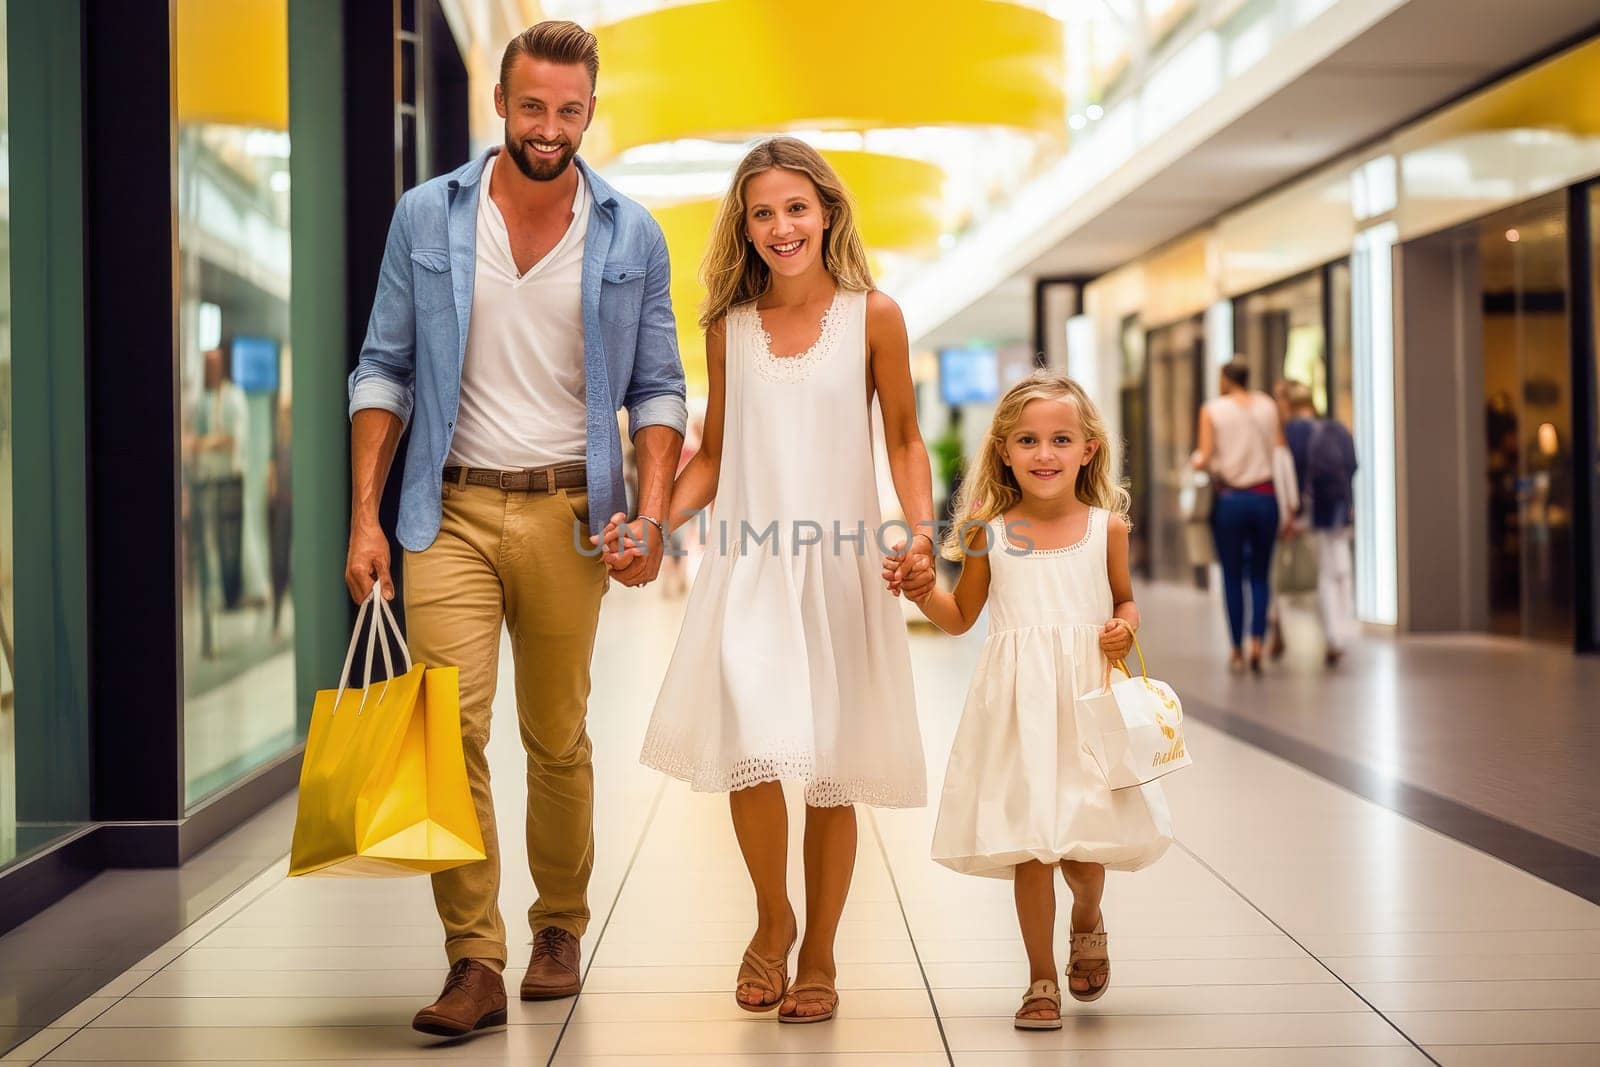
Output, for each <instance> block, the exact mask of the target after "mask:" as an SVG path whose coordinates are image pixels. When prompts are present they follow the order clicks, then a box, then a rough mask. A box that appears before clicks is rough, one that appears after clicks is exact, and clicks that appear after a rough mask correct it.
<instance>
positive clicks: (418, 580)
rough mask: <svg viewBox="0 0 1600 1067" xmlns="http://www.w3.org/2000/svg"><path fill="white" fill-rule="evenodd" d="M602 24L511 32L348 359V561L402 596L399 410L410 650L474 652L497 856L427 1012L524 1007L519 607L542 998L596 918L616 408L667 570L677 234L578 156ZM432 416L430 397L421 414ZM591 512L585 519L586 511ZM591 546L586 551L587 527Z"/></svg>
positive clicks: (451, 922)
mask: <svg viewBox="0 0 1600 1067" xmlns="http://www.w3.org/2000/svg"><path fill="white" fill-rule="evenodd" d="M598 68H599V59H598V55H597V50H596V45H595V39H594V37H593V36H592V35H591V34H589V33H588V32H586V31H585V30H583V29H582V28H581V27H579V26H577V25H575V24H573V23H570V22H542V23H540V24H538V25H537V26H534V27H533V28H532V29H530V30H528V31H527V32H525V33H523V34H520V35H519V36H517V37H516V38H514V39H513V40H512V41H511V43H510V44H509V45H507V46H506V51H505V56H504V59H503V60H502V63H501V68H500V83H499V84H498V85H497V86H495V109H496V110H497V111H498V113H499V114H500V116H501V117H502V118H504V119H505V145H504V147H503V148H496V149H494V150H492V151H490V152H489V153H488V154H487V155H485V156H484V157H483V158H481V159H478V160H476V161H473V162H471V163H468V164H467V165H466V166H464V167H462V168H461V169H460V170H457V171H456V172H455V173H453V174H450V175H448V176H446V177H441V178H436V179H434V180H433V181H430V182H427V183H426V184H424V185H422V186H420V187H418V188H416V189H413V190H411V191H409V192H407V193H406V194H405V195H404V196H403V197H401V199H400V203H399V204H398V205H397V206H396V208H395V213H394V221H393V223H392V225H391V227H390V230H389V239H388V245H387V247H386V248H385V250H384V257H383V267H382V272H381V275H380V277H379V282H378V292H377V297H376V299H375V300H374V303H373V309H372V318H371V322H370V324H369V326H368V328H367V337H366V342H365V344H364V345H363V346H362V351H361V361H360V365H359V366H358V367H357V368H356V370H355V372H354V373H353V374H352V375H351V377H350V411H351V420H352V430H351V452H352V467H353V495H354V501H353V507H352V514H351V530H350V554H349V561H348V566H347V568H346V573H345V580H346V582H347V584H348V585H349V587H350V595H351V596H352V597H355V598H358V599H360V598H362V597H364V596H366V595H367V594H368V593H369V592H370V591H371V589H372V585H373V582H374V581H377V582H379V583H381V584H382V589H383V595H384V596H386V597H393V595H394V590H393V585H392V583H391V580H390V573H389V554H388V547H387V542H386V541H385V539H384V536H383V532H382V531H381V530H380V529H379V526H378V500H379V497H380V496H381V493H382V489H383V484H384V480H385V478H386V477H387V475H388V471H389V465H390V462H391V460H392V459H393V456H394V453H395V450H396V445H397V442H398V440H399V437H400V433H401V430H402V429H403V428H404V426H405V424H406V422H407V420H408V419H409V420H410V423H411V442H410V446H409V448H408V450H407V454H406V461H405V476H404V482H403V488H402V492H401V502H400V519H399V530H398V535H399V540H400V543H401V544H402V545H403V546H404V547H405V549H406V552H405V568H406V570H405V578H406V581H405V594H406V595H405V604H406V616H407V626H408V629H409V631H410V632H409V640H410V645H411V650H412V654H413V656H414V657H415V658H417V659H418V660H420V661H422V662H425V663H429V664H438V665H441V666H457V667H459V668H460V671H461V732H462V738H463V741H464V743H465V749H466V758H467V774H468V780H469V782H470V783H471V787H472V797H473V801H474V804H475V806H476V808H477V812H478V820H479V822H480V824H481V825H482V828H483V837H484V845H485V848H486V850H487V852H488V858H487V859H485V860H484V861H482V862H481V863H475V864H469V865H467V866H465V867H458V868H456V869H454V870H450V871H445V872H442V873H440V874H436V875H434V877H433V889H434V901H435V903H436V905H437V907H438V911H439V917H440V919H441V920H442V921H443V923H444V927H445V950H446V955H447V957H448V959H449V962H450V976H449V978H448V979H447V980H446V982H445V985H444V990H443V992H442V993H441V994H440V997H439V999H438V1000H437V1001H436V1002H435V1003H433V1004H431V1005H429V1006H428V1007H426V1008H423V1009H422V1010H421V1011H420V1012H418V1013H417V1016H416V1018H415V1020H414V1021H413V1025H414V1026H415V1027H416V1028H417V1029H418V1030H421V1031H423V1032H425V1033H431V1034H440V1035H456V1034H463V1033H467V1032H470V1031H472V1030H477V1029H483V1028H485V1027H489V1026H495V1025H498V1024H500V1023H503V1022H505V1018H506V994H505V983H504V980H503V978H502V977H501V972H502V971H503V969H504V967H505V965H506V958H507V951H506V927H505V922H504V920H503V919H502V918H501V915H500V911H499V906H498V901H497V897H498V891H499V885H500V857H499V849H498V845H497V840H496V834H495V819H494V809H493V805H492V803H491V799H490V791H489V769H488V764H487V762H486V760H485V755H484V746H485V743H486V742H487V741H488V739H489V711H490V705H491V703H492V701H493V698H494V688H495V674H496V667H497V659H498V651H499V644H500V629H501V625H502V622H504V623H505V624H506V625H507V626H508V628H509V630H510V634H511V645H512V653H513V657H514V659H515V662H516V690H517V716H518V721H519V724H520V728H521V736H522V743H523V747H524V748H525V749H526V751H527V760H528V771H527V780H528V809H527V845H528V865H529V867H530V869H531V871H532V874H533V881H534V885H535V887H536V889H537V890H538V899H537V900H536V901H535V903H534V905H533V907H532V908H531V909H530V911H529V913H528V920H529V924H530V926H531V927H532V930H533V954H532V959H531V962H530V963H529V965H528V971H527V977H526V978H524V979H523V982H522V988H521V995H522V997H523V999H525V1000H540V999H549V998H556V997H566V996H572V995H574V994H576V993H577V991H578V986H579V973H580V972H579V960H578V946H579V938H580V937H581V936H582V935H583V932H584V929H585V927H586V925H587V924H588V921H589V906H588V901H587V896H586V893H587V887H588V881H589V874H590V870H591V868H592V866H593V860H594V848H593V839H594V834H593V793H594V779H593V770H592V767H591V764H590V746H589V738H588V735H587V733H586V732H585V729H584V717H585V713H586V710H587V708H586V705H587V701H588V695H589V661H590V655H591V653H592V651H593V648H594V636H595V626H596V623H597V621H598V618H599V611H600V597H601V594H602V593H603V592H604V591H605V588H606V583H607V577H608V564H607V562H605V561H604V560H602V559H601V558H600V556H599V555H598V554H591V550H590V549H589V540H588V538H589V535H590V534H591V533H592V532H595V531H598V530H599V529H600V528H601V527H602V526H603V525H604V522H605V520H606V519H607V518H608V517H611V516H613V515H615V516H616V518H617V519H618V521H621V520H622V519H623V518H625V516H624V515H623V514H621V512H622V511H623V509H624V508H625V507H626V503H625V496H624V491H623V480H622V445H621V440H620V437H619V434H618V430H617V417H616V416H617V411H618V409H619V408H621V407H624V406H625V407H627V409H628V426H629V429H630V433H631V434H632V437H633V443H634V447H635V449H636V450H637V451H638V455H639V459H638V466H639V480H640V486H639V509H638V513H637V516H636V519H635V524H634V526H635V528H639V529H642V530H643V532H644V536H645V538H646V540H645V542H644V544H643V545H642V546H641V548H640V550H639V552H638V553H637V554H635V555H630V556H628V557H627V558H625V559H620V560H613V561H612V562H613V564H614V565H615V568H616V569H615V570H613V571H611V572H610V574H611V576H612V577H615V578H616V579H617V580H618V581H620V582H621V583H622V584H624V585H629V586H638V585H643V584H645V583H646V582H649V581H650V580H652V579H653V578H654V577H655V575H656V571H657V569H658V568H659V566H660V562H661V541H660V537H659V531H660V527H659V524H660V523H661V522H662V521H664V520H665V518H666V508H667V505H668V502H669V499H670V496H671V489H672V476H673V468H674V466H675V464H676V462H677V459H678V451H679V448H680V446H681V443H682V439H683V438H682V435H683V429H684V423H685V419H686V410H685V404H684V385H683V367H682V365H681V364H680V363H679V360H678V353H677V342H676V326H675V324H674V322H673V317H672V309H671V305H670V302H669V298H668V266H667V249H666V243H665V241H664V239H663V238H662V235H661V230H660V227H658V226H657V225H656V223H655V221H654V220H653V219H652V218H651V217H650V215H649V214H648V213H647V212H646V211H645V210H644V209H643V208H642V207H640V206H639V205H638V204H635V203H633V202H632V201H630V200H628V199H626V198H624V197H622V196H621V195H619V194H618V193H617V192H615V191H614V190H613V189H611V187H610V186H608V185H607V184H606V183H605V182H604V181H602V180H601V179H600V178H599V177H598V176H597V175H596V174H595V173H594V172H593V171H592V170H590V169H589V167H588V166H587V165H585V164H584V163H583V161H582V160H581V159H579V158H578V157H577V151H578V148H579V146H580V145H581V144H582V141H583V134H584V131H585V130H587V129H588V127H589V123H590V122H591V121H592V119H593V117H594V106H595V100H594V88H595V77H596V74H597V72H598ZM413 415H414V417H413ZM580 524H581V528H575V527H580ZM580 546H581V548H580Z"/></svg>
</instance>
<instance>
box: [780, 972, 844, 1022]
mask: <svg viewBox="0 0 1600 1067" xmlns="http://www.w3.org/2000/svg"><path fill="white" fill-rule="evenodd" d="M804 993H811V994H814V995H813V996H809V997H808V996H802V995H801V994H804ZM784 996H785V997H788V998H790V999H792V1000H793V1001H794V1006H795V1007H796V1008H798V1007H800V1005H802V1004H826V1005H827V1006H828V1010H827V1011H819V1012H817V1013H816V1014H814V1015H801V1014H799V1013H798V1012H785V1011H784V1010H783V1009H782V1008H779V1009H778V1021H779V1022H780V1023H825V1022H827V1021H828V1020H829V1019H831V1018H833V1013H834V1012H836V1011H838V1010H839V991H838V990H837V989H835V988H834V987H833V986H831V985H828V984H826V983H823V982H797V983H796V984H794V985H792V986H790V987H789V991H788V992H787V993H785V994H784Z"/></svg>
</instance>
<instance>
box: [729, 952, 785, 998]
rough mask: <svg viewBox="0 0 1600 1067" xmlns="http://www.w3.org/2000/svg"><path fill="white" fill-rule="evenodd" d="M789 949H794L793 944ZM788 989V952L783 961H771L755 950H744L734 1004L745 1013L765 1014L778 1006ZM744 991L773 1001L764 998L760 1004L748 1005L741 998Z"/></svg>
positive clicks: (734, 992)
mask: <svg viewBox="0 0 1600 1067" xmlns="http://www.w3.org/2000/svg"><path fill="white" fill-rule="evenodd" d="M789 947H790V948H791V949H792V948H794V945H793V943H791V944H790V946H789ZM788 988H789V953H788V952H784V954H783V957H782V958H781V959H775V960H769V959H767V958H766V957H765V956H763V955H761V954H760V953H759V952H757V951H756V950H755V949H753V948H747V949H745V950H744V963H743V964H741V965H740V967H739V980H738V981H737V982H736V983H735V984H734V987H733V999H734V1003H736V1004H738V1005H739V1007H741V1008H743V1009H744V1010H745V1011H748V1012H754V1013H757V1014H765V1013H766V1012H769V1011H771V1010H772V1009H773V1008H776V1007H777V1006H778V1004H779V1003H780V1002H781V1001H782V1000H783V998H784V995H785V994H786V993H787V992H788ZM744 989H753V990H755V991H757V992H759V993H762V994H765V996H766V997H770V998H771V999H765V998H764V999H763V1000H762V1002H761V1003H760V1004H746V1003H745V1002H744V1001H743V1000H742V999H740V997H739V993H740V991H741V990H744Z"/></svg>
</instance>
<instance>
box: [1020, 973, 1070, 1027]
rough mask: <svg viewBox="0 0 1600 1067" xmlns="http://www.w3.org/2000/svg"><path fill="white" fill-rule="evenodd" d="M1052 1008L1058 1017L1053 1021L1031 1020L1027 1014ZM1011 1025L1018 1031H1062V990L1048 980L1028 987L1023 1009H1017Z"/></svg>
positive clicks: (1023, 1000) (1043, 979)
mask: <svg viewBox="0 0 1600 1067" xmlns="http://www.w3.org/2000/svg"><path fill="white" fill-rule="evenodd" d="M1044 1008H1050V1009H1051V1010H1053V1011H1054V1012H1055V1013H1056V1015H1055V1018H1053V1019H1030V1018H1027V1017H1026V1014H1025V1013H1027V1012H1030V1011H1040V1010H1042V1009H1044ZM1011 1025H1012V1026H1015V1027H1016V1028H1017V1029H1018V1030H1059V1029H1061V988H1060V987H1059V986H1057V985H1056V984H1055V983H1054V982H1052V981H1051V980H1050V979H1048V978H1041V979H1039V980H1038V981H1037V982H1035V983H1033V984H1032V985H1031V986H1029V987H1028V991H1027V992H1026V993H1024V994H1023V995H1022V1007H1020V1008H1018V1009H1017V1014H1016V1016H1015V1017H1014V1018H1013V1019H1012V1021H1011Z"/></svg>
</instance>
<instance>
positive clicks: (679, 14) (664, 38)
mask: <svg viewBox="0 0 1600 1067" xmlns="http://www.w3.org/2000/svg"><path fill="white" fill-rule="evenodd" d="M596 35H597V36H598V37H599V39H600V57H601V79H602V82H603V86H604V88H603V90H602V94H601V98H600V104H599V106H598V108H597V109H596V113H595V119H594V125H593V127H592V128H591V129H590V131H589V133H588V135H587V136H586V137H585V141H584V147H585V149H586V152H585V155H586V156H587V157H588V158H590V159H592V160H594V161H595V162H597V163H599V162H604V161H605V160H607V159H609V158H612V157H614V156H616V155H617V154H619V153H621V152H623V151H626V150H627V149H629V148H633V147H636V146H638V145H645V144H655V143H658V142H662V141H675V140H681V139H684V138H723V139H726V138H739V139H742V138H744V137H746V136H748V135H750V134H752V133H761V132H781V131H788V130H811V129H821V130H870V129H883V128H896V127H911V126H1005V127H1012V128H1016V129H1022V130H1028V131H1033V132H1036V133H1040V134H1046V135H1051V136H1056V137H1062V136H1064V132H1065V131H1064V122H1063V119H1064V116H1065V113H1066V102H1065V92H1064V88H1063V86H1064V85H1065V78H1064V60H1063V54H1062V53H1063V48H1062V30H1061V24H1060V23H1059V22H1057V21H1056V20H1055V19H1052V18H1051V17H1050V16H1048V15H1046V14H1044V13H1043V12H1041V11H1038V10H1036V9H1034V8H1030V7H1023V6H1021V5H1019V4H1014V3H1009V2H1004V0H873V2H871V3H860V2H859V0H814V2H812V3H808V4H805V5H793V4H786V3H774V2H771V0H722V2H719V3H701V4H687V5H682V6H675V7H669V8H665V9H662V10H659V11H654V12H651V13H649V14H646V15H640V16H638V17H635V18H630V19H625V20H622V21H620V22H615V23H612V24H610V25H607V26H602V27H599V28H598V30H597V31H596Z"/></svg>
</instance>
